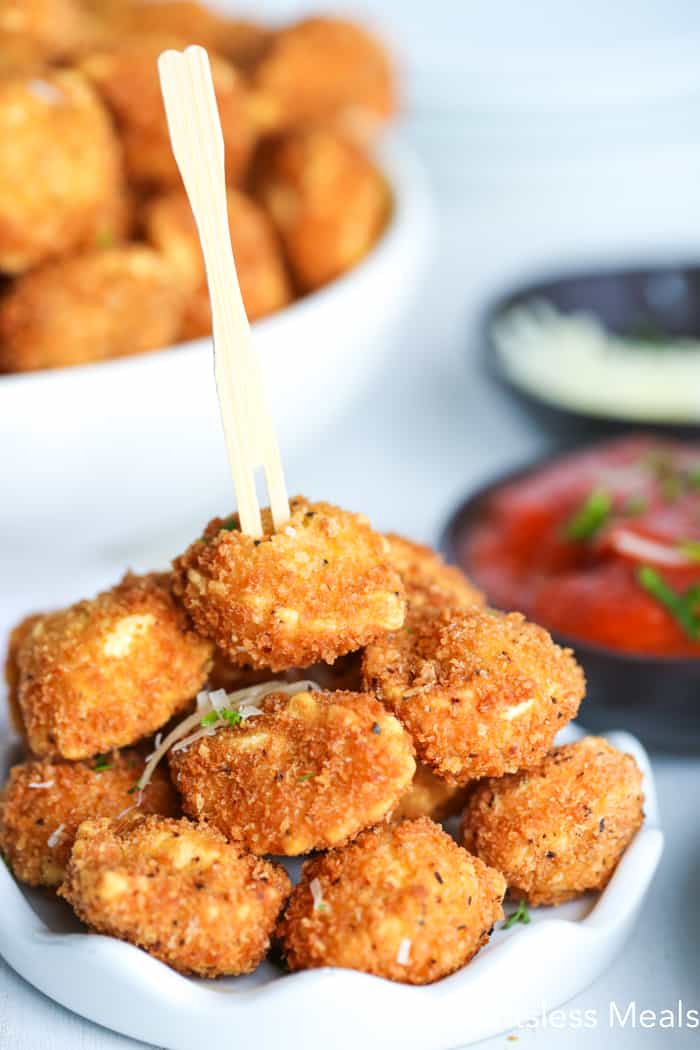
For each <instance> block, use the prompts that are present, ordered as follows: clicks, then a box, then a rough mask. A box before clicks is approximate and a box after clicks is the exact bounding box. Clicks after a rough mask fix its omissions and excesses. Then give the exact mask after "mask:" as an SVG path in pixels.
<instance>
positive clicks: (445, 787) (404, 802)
mask: <svg viewBox="0 0 700 1050" xmlns="http://www.w3.org/2000/svg"><path fill="white" fill-rule="evenodd" d="M466 797H467V788H463V787H459V786H458V785H456V784H450V783H449V782H448V781H447V780H443V778H442V777H438V776H436V774H435V773H433V771H432V769H431V768H430V766H424V765H422V764H419V765H418V766H417V767H416V772H415V775H414V777H413V780H412V781H411V786H410V787H409V789H408V791H407V792H406V794H405V795H402V796H401V798H400V799H399V804H398V805H397V806H396V808H395V809H393V810H392V812H391V819H392V820H394V821H398V820H416V819H417V818H418V817H430V818H431V820H438V821H439V820H447V818H448V817H452V816H454V814H455V813H459V812H460V810H461V809H462V808H463V807H464V802H465V800H466Z"/></svg>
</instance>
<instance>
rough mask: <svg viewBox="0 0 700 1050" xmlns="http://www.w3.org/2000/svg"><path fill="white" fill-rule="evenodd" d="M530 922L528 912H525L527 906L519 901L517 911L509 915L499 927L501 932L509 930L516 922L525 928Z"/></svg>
mask: <svg viewBox="0 0 700 1050" xmlns="http://www.w3.org/2000/svg"><path fill="white" fill-rule="evenodd" d="M529 921H530V912H529V911H528V910H527V904H526V903H525V901H523V900H521V901H520V903H519V904H518V907H517V909H516V910H515V911H514V912H513V914H512V915H509V916H508V918H507V919H506V921H505V922H504V923H503V925H502V926H501V929H502V930H509V929H510V928H511V926H515V924H516V922H522V923H524V925H525V926H527V924H528V923H529Z"/></svg>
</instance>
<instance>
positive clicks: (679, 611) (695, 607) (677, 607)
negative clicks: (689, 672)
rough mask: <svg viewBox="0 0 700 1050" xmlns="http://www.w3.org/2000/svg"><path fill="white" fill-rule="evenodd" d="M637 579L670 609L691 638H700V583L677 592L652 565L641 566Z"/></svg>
mask: <svg viewBox="0 0 700 1050" xmlns="http://www.w3.org/2000/svg"><path fill="white" fill-rule="evenodd" d="M637 579H638V580H639V582H640V584H641V585H642V587H643V588H644V590H645V591H647V593H648V594H650V595H651V596H652V598H656V600H657V601H658V602H660V603H661V605H663V606H664V608H666V609H668V611H669V612H670V613H671V615H672V616H673V618H674V619H675V621H676V623H677V624H678V625H679V627H681V628H682V629H683V630H684V631H685V633H686V634H687V635H688V637H689V638H691V639H692V640H693V641H694V642H695V641H698V640H699V639H700V585H698V584H693V585H692V586H691V587H688V589H687V590H685V591H683V593H682V594H677V593H676V591H674V590H673V589H672V588H671V587H669V586H668V584H667V583H666V582H665V581H664V580H663V579H662V578H661V576H660V575H659V573H658V572H657V571H656V569H652V567H651V566H650V565H642V566H640V568H639V571H638V572H637Z"/></svg>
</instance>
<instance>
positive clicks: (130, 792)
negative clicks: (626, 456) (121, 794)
mask: <svg viewBox="0 0 700 1050" xmlns="http://www.w3.org/2000/svg"><path fill="white" fill-rule="evenodd" d="M140 790H141V787H140V785H139V782H138V780H137V781H136V783H135V784H134V786H133V787H130V788H129V790H128V791H127V795H135V794H136V792H137V791H140Z"/></svg>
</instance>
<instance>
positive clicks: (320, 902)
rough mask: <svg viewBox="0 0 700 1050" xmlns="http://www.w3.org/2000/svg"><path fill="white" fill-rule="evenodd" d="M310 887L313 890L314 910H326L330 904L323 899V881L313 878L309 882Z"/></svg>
mask: <svg viewBox="0 0 700 1050" xmlns="http://www.w3.org/2000/svg"><path fill="white" fill-rule="evenodd" d="M309 889H310V890H311V896H312V897H313V902H314V911H324V910H325V909H326V908H327V907H328V905H327V904H326V902H325V901H324V899H323V890H322V889H321V883H320V882H319V880H318V879H312V880H311V882H310V883H309Z"/></svg>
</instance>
